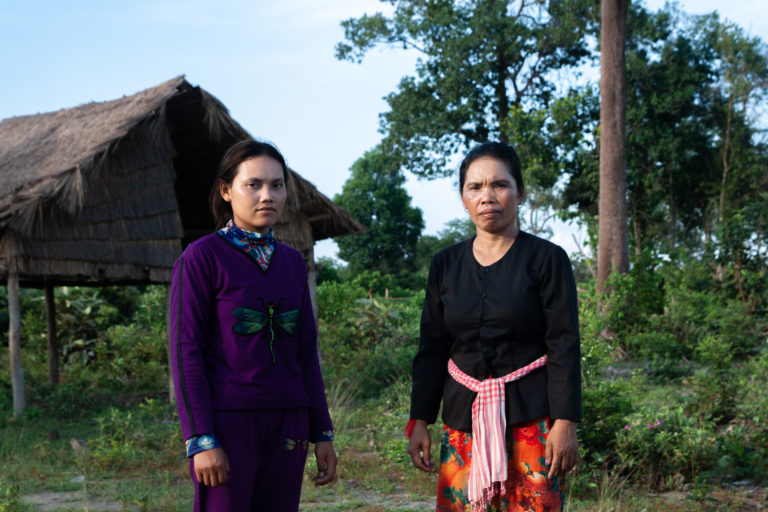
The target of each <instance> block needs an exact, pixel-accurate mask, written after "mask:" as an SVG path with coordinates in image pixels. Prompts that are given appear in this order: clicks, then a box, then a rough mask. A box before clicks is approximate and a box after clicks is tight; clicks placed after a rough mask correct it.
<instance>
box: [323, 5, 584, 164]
mask: <svg viewBox="0 0 768 512" xmlns="http://www.w3.org/2000/svg"><path fill="white" fill-rule="evenodd" d="M382 1H385V0H382ZM385 3H389V4H391V5H392V6H393V7H394V11H393V14H392V15H391V16H389V17H388V16H385V15H384V14H382V13H376V14H374V15H364V16H362V17H360V18H356V19H348V20H346V21H344V22H342V26H343V28H344V33H345V38H346V41H345V42H342V43H339V44H338V45H337V46H336V56H337V58H339V59H347V60H352V61H357V62H360V61H361V60H362V58H363V57H364V55H365V53H366V52H367V51H369V50H370V49H372V48H374V47H376V46H378V45H385V46H392V47H402V48H404V49H412V50H415V51H417V52H419V54H420V58H419V60H418V62H417V64H416V76H415V77H413V76H406V77H404V78H403V79H402V80H401V81H400V84H399V86H398V90H397V91H396V92H393V93H391V94H389V95H388V96H387V98H386V100H387V102H388V103H389V106H390V111H389V112H386V113H384V114H382V115H381V131H382V133H384V140H383V141H382V145H383V147H385V148H386V150H387V151H388V152H389V153H390V154H391V156H392V158H393V159H395V160H396V161H397V166H398V167H399V168H405V169H408V170H409V171H411V172H413V173H414V174H416V175H418V176H422V177H437V176H443V175H446V174H447V168H448V165H447V164H448V160H449V158H450V157H451V156H452V155H455V154H457V153H459V152H461V151H463V150H464V149H466V148H467V147H468V146H470V145H472V144H474V143H478V142H485V141H488V140H493V139H499V140H504V141H506V140H509V141H511V142H518V141H521V140H523V139H525V134H523V133H517V132H514V133H510V131H509V130H507V129H506V128H507V126H506V125H505V123H506V120H507V119H508V118H509V117H510V113H511V112H514V111H519V110H522V111H524V112H527V111H529V110H532V109H537V108H546V107H548V106H549V105H550V103H551V102H552V101H553V100H554V99H555V98H556V97H557V85H556V83H555V81H554V80H552V78H553V74H554V73H557V72H561V71H566V70H570V69H572V68H574V67H575V66H577V65H578V64H579V63H581V62H582V61H583V60H584V59H585V58H587V57H588V55H589V43H588V39H587V38H586V37H585V35H586V33H587V30H588V28H589V27H590V23H591V22H592V21H593V20H594V18H595V15H594V8H595V2H594V1H590V2H584V1H578V0H560V1H549V2H546V1H543V0H518V1H500V0H450V1H449V0H438V1H434V0H407V1H395V0H386V1H385Z"/></svg>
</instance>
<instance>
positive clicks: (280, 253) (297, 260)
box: [273, 240, 307, 270]
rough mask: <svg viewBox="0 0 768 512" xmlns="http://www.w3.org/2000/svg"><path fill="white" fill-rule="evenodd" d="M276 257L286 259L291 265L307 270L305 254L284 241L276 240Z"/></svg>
mask: <svg viewBox="0 0 768 512" xmlns="http://www.w3.org/2000/svg"><path fill="white" fill-rule="evenodd" d="M273 257H274V258H280V259H282V260H284V261H286V262H287V263H288V264H289V265H291V266H295V267H299V268H302V269H304V270H306V268H307V265H306V263H305V262H304V256H302V255H301V253H300V252H299V251H298V250H296V249H294V248H293V247H291V246H290V245H288V244H284V243H283V242H278V241H277V240H275V255H274V256H273Z"/></svg>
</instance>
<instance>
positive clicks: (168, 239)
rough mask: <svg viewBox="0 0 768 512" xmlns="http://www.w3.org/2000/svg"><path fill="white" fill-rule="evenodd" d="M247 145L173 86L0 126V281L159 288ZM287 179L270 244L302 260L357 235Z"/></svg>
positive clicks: (307, 189)
mask: <svg viewBox="0 0 768 512" xmlns="http://www.w3.org/2000/svg"><path fill="white" fill-rule="evenodd" d="M249 136H250V135H249V134H248V133H247V132H246V131H245V130H244V129H243V128H242V127H241V126H240V125H239V124H238V123H237V122H236V121H235V120H234V119H232V118H231V117H230V115H229V113H228V111H227V109H226V108H225V107H224V106H223V105H222V104H221V102H219V101H218V100H217V99H216V98H214V97H213V96H211V95H210V94H208V93H207V92H206V91H204V90H203V89H200V88H199V87H193V86H192V85H190V84H189V83H188V82H187V81H186V80H185V79H184V78H183V77H177V78H174V79H172V80H169V81H167V82H165V83H162V84H160V85H158V86H156V87H152V88H150V89H147V90H145V91H141V92H139V93H137V94H134V95H132V96H126V97H123V98H120V99H117V100H113V101H107V102H102V103H89V104H86V105H80V106H77V107H74V108H69V109H64V110H60V111H58V112H51V113H46V114H37V115H31V116H21V117H13V118H9V119H5V120H3V121H2V122H0V277H5V276H6V275H7V272H8V265H17V266H18V268H19V272H20V278H21V280H22V283H23V284H26V285H39V284H41V283H43V282H52V283H54V284H60V283H78V284H102V283H119V282H165V281H167V280H168V278H169V275H170V274H169V270H170V267H171V266H172V264H173V262H174V261H175V259H176V258H177V257H178V255H179V253H180V252H181V249H182V247H183V246H184V245H186V244H187V243H189V242H190V241H192V240H194V239H196V238H198V237H199V236H202V235H203V234H205V233H209V232H211V231H212V230H213V228H214V226H213V219H212V218H211V216H210V213H209V211H208V207H207V196H208V191H209V190H210V188H211V185H212V183H213V180H214V178H215V172H216V165H217V163H218V161H219V159H220V158H221V156H222V155H223V153H224V151H225V150H226V149H227V148H228V147H229V146H231V145H232V144H234V143H235V142H237V141H239V140H242V139H244V138H246V137H249ZM292 177H293V178H294V179H291V180H289V197H291V198H292V199H291V201H290V202H289V204H288V208H287V209H286V212H285V215H284V218H283V221H282V222H281V223H280V224H279V225H277V226H276V227H275V232H276V235H277V236H278V238H279V239H282V240H284V241H286V242H287V243H290V244H291V245H293V246H294V247H297V248H298V249H301V250H306V249H308V248H311V246H312V244H313V243H314V241H316V240H321V239H324V238H330V237H334V236H338V235H342V234H346V233H354V232H359V231H361V230H362V227H361V226H360V225H359V224H358V223H357V222H356V221H355V220H354V219H353V218H352V217H351V216H350V215H349V214H348V213H347V212H345V211H344V210H342V209H341V208H339V207H338V206H337V205H335V204H334V203H333V202H332V201H331V200H329V199H328V198H327V197H325V196H324V195H323V194H321V193H320V192H319V191H318V190H317V189H316V188H315V187H314V185H312V184H311V183H310V182H308V181H307V180H305V179H303V178H302V177H301V176H299V175H298V174H297V173H295V172H293V173H292ZM3 256H4V257H3Z"/></svg>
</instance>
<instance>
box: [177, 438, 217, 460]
mask: <svg viewBox="0 0 768 512" xmlns="http://www.w3.org/2000/svg"><path fill="white" fill-rule="evenodd" d="M185 445H186V447H187V458H189V457H191V456H193V455H194V454H196V453H200V452H204V451H206V450H213V449H214V448H221V443H220V442H219V440H218V439H216V436H214V435H213V434H201V435H199V436H192V437H190V438H189V439H187V441H186V443H185Z"/></svg>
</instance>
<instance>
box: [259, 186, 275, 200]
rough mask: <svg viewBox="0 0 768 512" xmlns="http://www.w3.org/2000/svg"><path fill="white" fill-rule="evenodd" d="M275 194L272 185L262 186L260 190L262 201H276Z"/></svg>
mask: <svg viewBox="0 0 768 512" xmlns="http://www.w3.org/2000/svg"><path fill="white" fill-rule="evenodd" d="M273 194H274V192H273V191H272V189H271V187H261V189H260V190H259V202H260V203H272V202H274V198H273Z"/></svg>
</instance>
